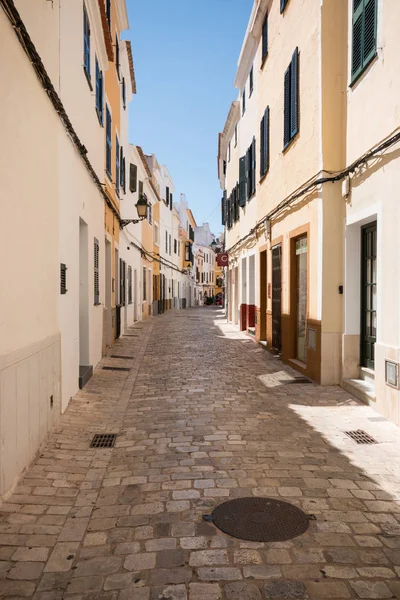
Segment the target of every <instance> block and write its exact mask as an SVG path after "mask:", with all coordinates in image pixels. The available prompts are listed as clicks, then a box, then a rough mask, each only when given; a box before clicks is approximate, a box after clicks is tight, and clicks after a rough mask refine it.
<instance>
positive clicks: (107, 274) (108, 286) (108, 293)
mask: <svg viewBox="0 0 400 600" xmlns="http://www.w3.org/2000/svg"><path fill="white" fill-rule="evenodd" d="M105 244H106V246H105V257H106V265H105V266H106V268H105V290H106V293H105V309H106V310H105V313H106V314H105V319H106V327H105V332H106V334H105V337H106V339H105V348H104V351H105V350H106V348H107V347H108V346H110V345H111V333H112V312H111V297H112V270H111V260H112V259H111V255H112V253H111V242H109V241H108V240H107V239H106V240H105ZM104 353H105V352H104Z"/></svg>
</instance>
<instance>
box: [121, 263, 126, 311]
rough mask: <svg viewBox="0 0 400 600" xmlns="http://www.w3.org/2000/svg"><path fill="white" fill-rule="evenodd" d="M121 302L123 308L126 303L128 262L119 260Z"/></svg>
mask: <svg viewBox="0 0 400 600" xmlns="http://www.w3.org/2000/svg"><path fill="white" fill-rule="evenodd" d="M119 301H120V304H121V305H122V306H125V302H126V262H125V261H124V260H122V258H120V259H119Z"/></svg>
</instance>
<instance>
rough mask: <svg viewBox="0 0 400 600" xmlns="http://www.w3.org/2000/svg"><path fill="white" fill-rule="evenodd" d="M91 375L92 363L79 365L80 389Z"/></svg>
mask: <svg viewBox="0 0 400 600" xmlns="http://www.w3.org/2000/svg"><path fill="white" fill-rule="evenodd" d="M92 375H93V367H92V365H88V366H85V365H80V366H79V389H80V390H81V389H82V388H84V387H85V385H86V384H87V382H88V381H89V379H90V378H91V377H92Z"/></svg>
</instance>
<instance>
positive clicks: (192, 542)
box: [179, 536, 207, 550]
mask: <svg viewBox="0 0 400 600" xmlns="http://www.w3.org/2000/svg"><path fill="white" fill-rule="evenodd" d="M179 543H180V545H181V548H184V549H185V550H204V549H205V548H207V538H206V537H204V536H199V537H196V536H193V537H183V538H181V539H180V540H179Z"/></svg>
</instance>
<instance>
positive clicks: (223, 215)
mask: <svg viewBox="0 0 400 600" xmlns="http://www.w3.org/2000/svg"><path fill="white" fill-rule="evenodd" d="M221 219H222V225H226V192H224V195H223V196H222V198H221Z"/></svg>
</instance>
